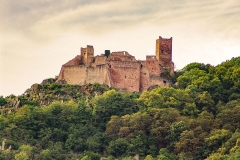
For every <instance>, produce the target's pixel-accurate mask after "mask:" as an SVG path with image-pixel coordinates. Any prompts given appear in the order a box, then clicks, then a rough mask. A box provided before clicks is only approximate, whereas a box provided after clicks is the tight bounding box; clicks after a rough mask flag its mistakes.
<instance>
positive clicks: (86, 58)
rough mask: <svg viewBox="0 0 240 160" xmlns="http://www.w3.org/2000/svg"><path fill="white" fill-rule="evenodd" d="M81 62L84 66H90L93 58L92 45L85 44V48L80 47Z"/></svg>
mask: <svg viewBox="0 0 240 160" xmlns="http://www.w3.org/2000/svg"><path fill="white" fill-rule="evenodd" d="M81 55H82V58H83V59H82V62H83V63H84V64H85V65H86V66H90V65H91V63H92V61H93V58H94V48H93V46H90V45H87V47H86V48H82V47H81Z"/></svg>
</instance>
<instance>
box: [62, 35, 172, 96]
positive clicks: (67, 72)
mask: <svg viewBox="0 0 240 160" xmlns="http://www.w3.org/2000/svg"><path fill="white" fill-rule="evenodd" d="M109 53H110V51H108V50H106V51H105V54H101V55H97V56H94V48H93V46H90V45H87V47H86V48H81V54H80V55H77V56H76V57H75V58H74V59H72V60H70V61H68V62H67V63H66V64H64V65H62V68H61V71H60V74H59V77H58V80H57V81H58V82H60V81H65V82H66V83H68V84H80V85H81V84H86V83H100V84H107V85H108V86H110V87H114V88H118V89H126V90H128V91H130V92H139V91H145V90H147V89H148V88H149V87H151V86H155V85H159V86H168V85H169V84H170V83H171V80H170V77H169V74H168V73H169V72H170V73H171V74H173V72H174V64H173V62H172V38H170V39H165V38H162V37H161V36H160V37H159V39H157V40H156V55H155V56H154V55H152V56H150V55H147V56H146V60H144V61H141V60H136V58H135V57H134V56H132V55H130V54H129V53H128V52H126V51H118V52H112V53H110V54H109Z"/></svg>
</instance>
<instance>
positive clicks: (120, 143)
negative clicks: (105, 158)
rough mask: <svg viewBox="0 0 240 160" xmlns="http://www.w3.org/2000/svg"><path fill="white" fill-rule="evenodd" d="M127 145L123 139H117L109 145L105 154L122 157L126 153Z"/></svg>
mask: <svg viewBox="0 0 240 160" xmlns="http://www.w3.org/2000/svg"><path fill="white" fill-rule="evenodd" d="M128 146H129V143H128V142H127V140H125V139H123V138H118V139H116V140H114V141H111V142H110V143H109V146H108V148H107V152H108V153H109V154H111V155H113V156H115V157H119V156H122V155H123V154H125V153H126V151H127V149H128Z"/></svg>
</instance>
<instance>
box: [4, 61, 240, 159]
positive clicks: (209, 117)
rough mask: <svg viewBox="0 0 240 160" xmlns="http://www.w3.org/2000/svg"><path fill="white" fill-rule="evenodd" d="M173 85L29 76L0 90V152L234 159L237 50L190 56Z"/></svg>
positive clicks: (238, 154) (238, 152)
mask: <svg viewBox="0 0 240 160" xmlns="http://www.w3.org/2000/svg"><path fill="white" fill-rule="evenodd" d="M172 79H173V82H174V84H173V85H172V86H171V87H157V88H154V89H152V90H149V91H146V92H143V93H129V92H123V91H118V90H116V89H113V88H109V87H108V86H106V85H100V84H87V85H83V86H79V85H68V84H56V83H55V80H56V79H47V80H44V81H43V83H42V84H34V85H33V86H32V87H31V88H30V89H28V90H26V92H25V93H24V94H23V95H21V96H15V95H10V96H8V97H3V96H1V97H0V106H1V115H0V145H1V144H2V145H1V151H0V159H16V160H20V159H21V160H25V159H26V160H27V159H38V160H52V159H59V160H62V159H79V160H98V159H100V158H101V159H106V160H113V159H125V160H131V159H133V157H134V156H135V158H136V157H138V156H137V155H139V157H140V159H145V160H152V159H158V160H177V159H183V160H201V159H207V160H212V159H221V160H225V159H227V160H228V159H229V160H235V159H240V57H238V58H232V59H231V60H229V61H226V62H223V63H222V64H220V65H217V66H211V65H209V64H201V63H191V64H189V65H187V66H186V67H184V68H183V69H182V70H179V71H176V72H175V75H174V76H173V77H172Z"/></svg>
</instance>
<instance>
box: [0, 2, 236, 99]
mask: <svg viewBox="0 0 240 160" xmlns="http://www.w3.org/2000/svg"><path fill="white" fill-rule="evenodd" d="M239 28H240V3H239V0H227V1H226V0H151V1H150V0H59V1H56V0H37V1H33V0H15V1H13V0H2V1H1V5H0V95H3V96H7V95H10V94H15V95H20V94H22V93H24V91H25V90H26V89H27V88H30V87H31V85H32V84H34V83H41V82H42V80H43V79H46V78H54V77H55V76H56V75H58V74H59V72H60V69H61V65H62V64H64V63H66V62H67V61H68V60H70V59H72V58H74V57H75V56H76V55H78V54H80V52H79V49H80V47H85V46H86V45H93V46H94V50H95V55H98V54H101V53H103V52H104V50H106V49H110V50H111V51H123V50H124V51H128V52H129V53H130V54H132V55H134V56H135V57H136V59H141V60H144V59H145V57H146V55H154V54H155V43H156V39H157V38H158V37H159V36H162V37H164V38H170V37H173V61H174V63H175V65H176V69H181V68H183V67H184V66H185V65H187V64H189V63H191V62H200V63H210V64H212V65H217V64H219V63H221V62H223V61H226V60H228V59H231V58H232V57H237V56H240V29H239Z"/></svg>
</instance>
